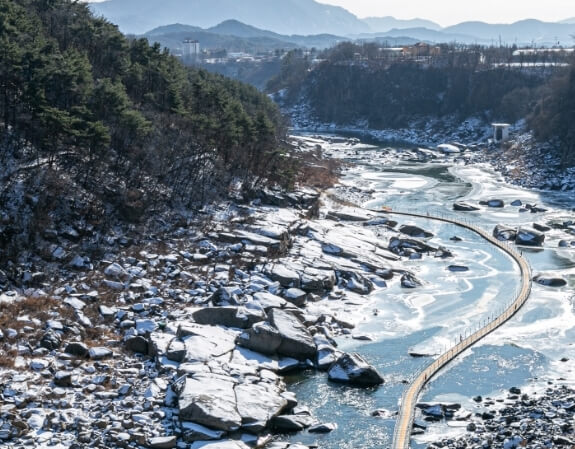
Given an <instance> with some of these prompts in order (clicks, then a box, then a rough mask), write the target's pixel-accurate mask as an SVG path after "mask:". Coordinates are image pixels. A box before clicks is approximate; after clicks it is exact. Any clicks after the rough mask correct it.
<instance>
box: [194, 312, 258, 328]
mask: <svg viewBox="0 0 575 449" xmlns="http://www.w3.org/2000/svg"><path fill="white" fill-rule="evenodd" d="M192 318H193V319H194V321H195V322H196V323H199V324H207V325H212V326H215V325H221V326H226V327H236V328H239V329H249V328H250V327H252V326H253V324H254V323H257V322H259V321H264V320H265V319H266V314H265V313H264V312H263V311H262V310H255V309H250V308H246V307H205V308H201V309H198V310H196V311H195V312H193V313H192Z"/></svg>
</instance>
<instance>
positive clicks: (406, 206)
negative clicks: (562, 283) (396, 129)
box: [289, 140, 575, 449]
mask: <svg viewBox="0 0 575 449" xmlns="http://www.w3.org/2000/svg"><path fill="white" fill-rule="evenodd" d="M321 144H322V146H323V147H324V148H325V149H328V151H329V152H330V153H331V154H332V155H333V156H334V157H340V158H342V159H344V160H346V161H348V162H349V163H350V168H349V169H348V171H347V173H346V175H345V177H344V178H343V183H344V184H345V185H347V186H349V187H358V188H360V189H361V190H363V191H369V192H371V195H370V199H366V196H365V195H364V196H361V198H362V199H363V202H362V206H363V207H366V208H373V209H380V208H381V206H383V205H386V206H390V207H392V208H393V209H397V210H403V211H409V210H414V211H419V212H425V211H433V212H434V213H447V214H450V215H454V214H459V215H458V217H462V218H465V219H467V220H469V221H472V222H473V223H475V224H476V225H479V226H481V227H483V228H484V229H486V230H489V232H491V231H492V229H493V227H494V226H495V225H496V224H506V225H510V226H519V225H522V226H528V227H531V226H532V224H533V222H537V223H541V224H545V223H549V222H550V221H553V220H558V221H561V222H562V221H566V220H573V219H575V213H573V212H572V210H573V208H574V207H575V198H574V196H575V195H573V194H572V193H571V194H561V193H553V194H551V193H542V192H534V191H528V190H524V189H521V188H518V187H514V186H510V185H508V184H506V183H504V182H503V180H502V179H501V178H500V177H499V176H498V175H497V174H496V173H494V172H492V171H491V170H490V169H489V168H488V167H487V166H475V167H472V166H465V165H462V164H461V163H458V162H457V160H454V159H451V160H446V159H443V160H441V161H440V162H435V163H429V162H427V163H421V162H412V161H408V160H405V159H406V158H405V157H403V156H402V150H401V149H391V148H384V147H374V146H371V145H367V144H362V143H357V142H356V143H354V144H350V143H349V142H343V141H341V140H340V141H337V142H335V143H333V142H332V143H328V142H321ZM489 198H500V199H502V200H504V201H505V204H506V206H505V207H504V208H503V209H488V208H482V210H481V211H478V212H465V213H461V212H459V213H456V212H453V211H452V204H453V202H454V201H466V202H469V203H472V204H477V202H478V201H479V200H484V199H489ZM514 200H521V201H522V202H523V203H531V204H534V203H536V204H538V205H539V206H543V207H546V208H548V209H549V211H548V212H547V213H544V214H531V213H521V212H520V211H519V208H518V207H513V206H510V205H509V204H510V203H511V202H512V201H514ZM393 218H394V219H397V221H399V222H400V223H413V224H416V225H418V226H420V227H423V228H424V229H426V230H429V231H431V232H433V233H434V235H435V236H434V237H433V238H432V239H431V243H432V244H433V245H435V246H439V245H440V246H444V247H447V248H449V249H450V250H452V251H453V252H454V254H455V257H454V259H451V260H449V259H448V260H440V259H434V258H426V257H424V259H423V260H419V261H407V262H405V264H404V266H405V267H406V268H409V269H410V270H412V271H413V272H415V273H416V275H417V277H418V278H419V279H422V280H423V281H424V282H425V285H424V286H422V287H419V288H417V289H414V290H411V289H402V288H401V287H400V286H399V283H398V282H397V281H395V282H392V283H391V284H390V285H389V287H388V288H387V289H384V290H381V291H379V292H377V293H375V294H373V295H372V297H371V298H370V299H371V300H370V303H369V308H368V309H366V310H365V315H364V319H363V321H362V322H361V324H360V325H359V326H358V328H356V329H355V330H354V333H356V334H363V335H369V337H370V338H371V339H372V340H371V341H368V342H366V341H358V340H354V339H351V338H349V337H341V338H339V339H338V344H339V347H340V348H341V349H343V350H345V351H356V352H358V353H360V354H362V355H363V356H364V357H365V358H366V359H367V360H368V361H369V362H370V363H372V364H373V365H374V366H375V367H377V369H378V370H379V372H380V373H381V374H382V375H383V376H384V378H385V384H384V385H382V386H380V387H379V388H376V389H368V390H365V389H356V388H349V387H345V386H341V385H338V384H333V383H330V382H328V381H327V376H326V375H325V373H303V374H301V375H298V376H293V377H290V378H289V382H290V383H291V385H290V387H289V388H290V390H292V391H294V392H295V393H296V394H297V397H298V399H299V400H300V403H301V404H302V405H306V406H308V407H309V408H310V409H311V410H312V412H313V414H314V415H315V416H316V417H317V418H318V419H319V420H320V421H322V422H335V423H337V425H338V429H337V430H335V431H334V432H332V433H330V434H327V435H320V436H318V435H313V434H308V433H305V432H302V433H299V434H297V435H293V436H290V437H289V438H290V440H291V441H293V442H296V441H297V442H301V443H304V444H314V443H315V444H317V445H318V447H320V448H325V449H347V448H350V449H351V448H353V449H362V448H365V449H367V448H370V449H371V448H386V447H389V446H390V443H391V437H392V433H393V426H394V424H395V416H391V417H389V418H381V417H377V418H376V417H373V416H371V414H372V412H373V411H374V410H378V409H386V410H388V411H389V412H391V413H394V412H396V411H397V410H398V401H399V399H400V397H401V394H402V392H403V390H404V388H405V381H408V380H409V379H411V378H412V377H413V376H414V374H416V373H417V372H418V371H419V370H420V369H422V368H423V367H424V366H426V365H428V364H430V363H431V362H432V361H433V358H434V357H435V356H436V355H437V354H439V353H441V352H442V351H443V350H444V349H445V348H446V347H448V346H449V345H452V344H454V343H455V342H456V341H457V340H458V339H459V338H460V336H462V335H466V334H469V333H470V332H471V331H473V330H475V329H476V328H477V325H478V324H479V323H482V324H483V323H484V322H485V321H486V320H489V319H490V317H492V316H493V314H498V313H499V312H500V311H501V310H502V308H504V307H505V305H506V304H507V303H509V302H510V301H512V300H513V298H514V294H515V291H516V289H517V286H518V283H519V280H518V269H517V268H516V267H515V266H514V263H513V262H512V260H511V259H510V258H509V257H508V256H506V255H505V254H503V253H502V252H500V251H498V250H496V249H495V248H493V247H492V245H490V244H489V243H487V242H486V241H485V240H483V239H481V238H480V237H479V236H478V235H476V234H474V233H472V232H471V231H467V230H464V229H462V228H459V227H457V226H454V225H449V224H445V223H440V222H437V221H433V220H426V219H409V218H408V217H400V216H396V217H393ZM546 234H547V236H546V241H545V246H544V249H538V250H530V249H527V248H525V249H523V253H524V255H526V256H527V257H528V259H529V261H530V263H531V265H532V267H533V272H534V273H538V272H546V273H554V274H560V275H562V276H563V277H565V278H567V280H568V285H567V286H566V287H563V288H551V287H543V286H539V285H537V284H535V285H534V287H533V292H532V295H531V297H530V299H529V300H528V302H527V304H526V306H524V308H523V309H522V310H521V311H520V312H519V313H518V314H517V315H516V316H515V317H514V318H513V319H512V320H511V321H509V322H508V323H507V324H506V325H504V326H503V327H502V328H500V329H499V330H497V331H495V332H494V333H492V334H491V335H490V336H488V337H487V338H486V339H484V340H482V341H481V342H479V343H478V344H477V345H476V346H474V347H473V348H472V349H470V350H468V351H466V352H465V353H464V354H463V355H462V356H460V357H459V358H458V359H457V360H456V361H454V362H453V363H452V364H450V365H449V366H448V367H447V368H445V369H444V370H443V371H442V372H441V373H440V375H439V376H437V377H435V378H434V379H433V381H432V382H431V383H430V384H429V385H428V386H427V387H426V389H425V390H424V392H423V394H422V396H421V397H420V400H423V401H446V402H458V403H460V404H462V406H463V407H464V408H465V409H467V410H469V411H472V412H475V411H478V410H480V408H479V407H480V406H479V405H477V404H476V403H475V402H473V401H472V399H471V398H472V397H474V396H476V395H481V396H483V397H492V398H497V397H505V392H506V391H507V390H508V389H509V388H510V387H511V386H518V387H521V388H522V389H524V390H527V391H529V390H530V389H531V390H536V389H538V388H539V389H541V388H544V387H545V386H546V384H547V382H548V381H556V380H557V379H559V378H562V379H565V380H566V382H569V383H575V371H574V370H575V346H574V345H573V343H574V342H575V311H574V310H575V309H574V306H573V301H574V298H573V295H574V287H575V247H572V248H558V241H559V240H560V239H569V235H567V234H565V233H564V232H563V231H554V230H553V231H550V232H548V233H546ZM453 236H458V237H460V238H461V239H462V240H461V241H460V242H454V241H452V240H450V238H451V237H453ZM570 237H571V238H570V239H569V240H570V241H571V240H575V236H570ZM453 263H455V264H458V265H466V266H468V267H469V271H467V272H458V273H451V272H450V271H448V270H447V269H446V268H447V265H450V264H453ZM375 309H377V314H374V313H373V311H374V310H375ZM410 352H411V353H417V354H424V355H426V356H424V357H412V356H410V355H409V353H410ZM562 358H567V359H569V360H568V361H567V362H562V361H561V359H562ZM457 432H462V429H461V428H457V427H452V425H447V424H445V423H439V424H434V425H430V426H429V427H428V429H427V431H426V433H425V435H423V436H418V437H416V438H414V439H413V440H412V447H425V446H426V444H427V443H428V442H430V441H434V440H436V439H438V438H439V437H443V436H446V435H448V434H451V433H453V434H454V435H455V434H457Z"/></svg>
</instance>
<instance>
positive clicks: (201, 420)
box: [178, 374, 242, 431]
mask: <svg viewBox="0 0 575 449" xmlns="http://www.w3.org/2000/svg"><path fill="white" fill-rule="evenodd" d="M234 387H235V384H234V382H233V381H232V380H231V378H223V377H218V376H214V375H204V374H198V375H196V376H194V377H188V378H186V379H185V383H184V386H183V388H182V390H181V392H180V394H179V396H178V406H179V411H180V413H179V416H180V419H181V420H182V421H193V422H195V423H198V424H202V425H204V426H207V427H210V428H212V429H217V430H225V431H233V430H237V429H239V428H240V426H241V424H242V417H241V415H240V414H239V413H238V411H237V407H236V393H235V390H234Z"/></svg>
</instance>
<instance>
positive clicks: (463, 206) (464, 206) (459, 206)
mask: <svg viewBox="0 0 575 449" xmlns="http://www.w3.org/2000/svg"><path fill="white" fill-rule="evenodd" d="M453 210H457V211H461V212H473V211H476V210H480V208H479V207H477V206H474V205H472V204H469V203H466V202H464V201H456V202H455V203H453Z"/></svg>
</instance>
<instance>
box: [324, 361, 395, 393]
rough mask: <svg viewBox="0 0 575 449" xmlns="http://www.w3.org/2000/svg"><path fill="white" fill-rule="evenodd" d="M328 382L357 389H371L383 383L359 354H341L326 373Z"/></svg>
mask: <svg viewBox="0 0 575 449" xmlns="http://www.w3.org/2000/svg"><path fill="white" fill-rule="evenodd" d="M327 374H328V377H329V380H332V381H334V382H342V383H347V384H350V385H354V386H359V387H372V386H375V385H380V384H382V383H383V382H384V380H383V377H381V376H380V375H379V373H378V372H377V370H376V369H375V368H374V367H373V366H371V365H370V364H369V363H367V362H366V361H365V360H364V359H363V358H362V357H361V356H360V355H359V354H357V353H351V354H347V353H346V354H343V355H342V356H341V357H340V358H339V359H337V361H336V362H335V363H334V364H333V365H332V366H331V368H330V369H329V371H328V373H327Z"/></svg>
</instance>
